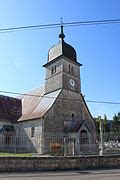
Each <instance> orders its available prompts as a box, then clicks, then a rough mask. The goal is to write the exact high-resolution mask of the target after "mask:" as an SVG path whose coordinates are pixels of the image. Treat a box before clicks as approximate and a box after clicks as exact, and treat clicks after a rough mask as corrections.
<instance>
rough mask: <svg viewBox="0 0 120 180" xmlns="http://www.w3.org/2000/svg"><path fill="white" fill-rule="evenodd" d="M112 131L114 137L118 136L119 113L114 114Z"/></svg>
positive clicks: (119, 130) (119, 126)
mask: <svg viewBox="0 0 120 180" xmlns="http://www.w3.org/2000/svg"><path fill="white" fill-rule="evenodd" d="M112 131H113V133H114V134H115V135H120V112H119V113H118V115H116V114H114V116H113V125H112Z"/></svg>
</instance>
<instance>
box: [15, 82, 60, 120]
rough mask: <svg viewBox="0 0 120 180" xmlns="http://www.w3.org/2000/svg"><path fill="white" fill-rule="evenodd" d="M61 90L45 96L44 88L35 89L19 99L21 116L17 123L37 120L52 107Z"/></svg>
mask: <svg viewBox="0 0 120 180" xmlns="http://www.w3.org/2000/svg"><path fill="white" fill-rule="evenodd" d="M60 91H61V90H57V91H54V92H52V93H49V94H46V95H45V87H44V86H43V87H40V88H36V89H34V90H32V91H30V92H28V93H26V94H25V95H23V96H22V97H21V99H22V116H21V117H20V118H19V119H18V121H26V120H32V119H38V118H41V117H43V116H44V115H45V113H46V112H47V111H48V110H49V109H50V108H51V107H52V105H53V103H54V102H55V100H56V98H57V97H58V95H59V93H60Z"/></svg>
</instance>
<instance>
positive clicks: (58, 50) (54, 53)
mask: <svg viewBox="0 0 120 180" xmlns="http://www.w3.org/2000/svg"><path fill="white" fill-rule="evenodd" d="M59 38H60V40H59V43H58V44H56V45H54V46H53V47H51V48H50V50H49V52H48V62H50V61H52V60H54V59H56V58H57V57H59V56H61V55H63V56H65V57H67V58H69V59H71V60H73V61H75V62H77V58H76V51H75V49H74V48H73V47H72V46H71V45H69V44H67V43H66V42H65V41H64V38H65V35H64V33H63V25H61V33H60V34H59Z"/></svg>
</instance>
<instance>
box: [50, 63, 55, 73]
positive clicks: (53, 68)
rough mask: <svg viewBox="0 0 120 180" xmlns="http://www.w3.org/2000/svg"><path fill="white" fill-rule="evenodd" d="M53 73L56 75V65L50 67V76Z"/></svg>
mask: <svg viewBox="0 0 120 180" xmlns="http://www.w3.org/2000/svg"><path fill="white" fill-rule="evenodd" d="M54 73H56V65H55V66H54V67H52V71H51V74H54Z"/></svg>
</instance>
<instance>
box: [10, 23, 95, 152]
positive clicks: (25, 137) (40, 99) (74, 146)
mask: <svg viewBox="0 0 120 180" xmlns="http://www.w3.org/2000/svg"><path fill="white" fill-rule="evenodd" d="M64 38H65V35H64V32H63V26H62V25H61V32H60V34H59V42H58V44H56V45H54V46H52V47H51V48H50V49H49V51H48V60H47V63H46V64H44V65H43V67H44V68H45V70H46V77H45V85H44V86H43V87H39V88H36V89H33V90H31V91H30V92H27V93H26V94H25V95H22V96H20V97H19V100H21V103H22V113H21V116H20V117H18V118H17V120H16V121H14V122H12V123H11V124H12V126H13V127H14V136H15V137H14V138H15V142H14V144H15V146H16V149H17V150H18V151H20V152H23V151H24V152H32V153H38V154H54V153H56V152H57V153H58V154H61V155H63V154H64V155H71V154H72V155H74V154H83V153H84V152H86V153H87V152H88V153H93V152H94V150H95V148H96V128H95V122H94V120H93V117H92V115H91V113H90V111H89V109H88V107H87V104H86V102H85V99H84V97H83V95H82V93H81V81H80V67H81V65H82V64H80V63H79V62H78V61H77V55H76V51H75V49H74V48H73V47H72V46H71V45H69V44H67V43H66V42H65V40H64Z"/></svg>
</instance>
